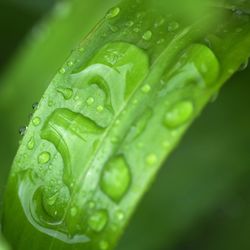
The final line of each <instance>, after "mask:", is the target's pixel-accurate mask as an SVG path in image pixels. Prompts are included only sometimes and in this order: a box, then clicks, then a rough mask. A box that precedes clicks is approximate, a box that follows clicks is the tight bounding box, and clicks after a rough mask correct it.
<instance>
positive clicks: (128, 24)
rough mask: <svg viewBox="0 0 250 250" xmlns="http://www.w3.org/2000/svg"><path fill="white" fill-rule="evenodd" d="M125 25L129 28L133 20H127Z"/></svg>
mask: <svg viewBox="0 0 250 250" xmlns="http://www.w3.org/2000/svg"><path fill="white" fill-rule="evenodd" d="M125 25H126V26H127V27H129V28H130V27H132V26H133V25H134V22H133V21H128V22H127V23H126V24H125Z"/></svg>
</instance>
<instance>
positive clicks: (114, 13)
mask: <svg viewBox="0 0 250 250" xmlns="http://www.w3.org/2000/svg"><path fill="white" fill-rule="evenodd" d="M119 13H120V8H119V7H115V8H112V9H111V10H109V12H108V13H107V15H106V18H107V19H111V18H114V17H116V16H118V15H119Z"/></svg>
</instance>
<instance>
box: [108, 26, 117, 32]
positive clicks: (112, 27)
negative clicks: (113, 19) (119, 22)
mask: <svg viewBox="0 0 250 250" xmlns="http://www.w3.org/2000/svg"><path fill="white" fill-rule="evenodd" d="M109 28H110V30H111V31H112V32H117V31H118V30H119V28H118V27H117V26H115V25H111V26H109Z"/></svg>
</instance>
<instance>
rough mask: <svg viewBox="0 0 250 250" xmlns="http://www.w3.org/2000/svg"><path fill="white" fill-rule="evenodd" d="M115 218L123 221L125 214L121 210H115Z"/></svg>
mask: <svg viewBox="0 0 250 250" xmlns="http://www.w3.org/2000/svg"><path fill="white" fill-rule="evenodd" d="M116 218H117V219H118V220H119V221H123V220H124V218H125V215H124V213H123V212H122V211H117V212H116Z"/></svg>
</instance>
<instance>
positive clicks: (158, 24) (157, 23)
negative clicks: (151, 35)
mask: <svg viewBox="0 0 250 250" xmlns="http://www.w3.org/2000/svg"><path fill="white" fill-rule="evenodd" d="M164 23H165V18H164V17H161V18H160V19H159V20H157V21H156V22H155V24H154V26H155V28H158V27H160V26H162V25H163V24H164Z"/></svg>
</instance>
